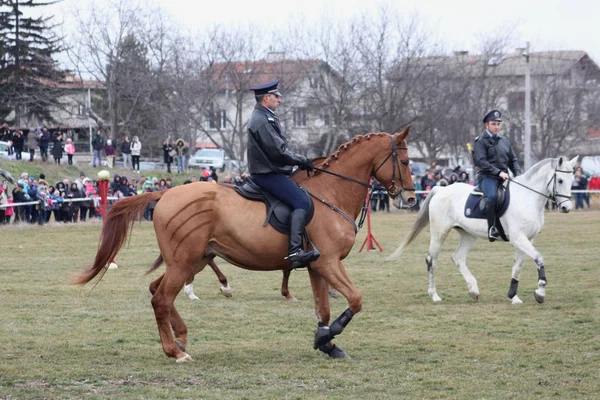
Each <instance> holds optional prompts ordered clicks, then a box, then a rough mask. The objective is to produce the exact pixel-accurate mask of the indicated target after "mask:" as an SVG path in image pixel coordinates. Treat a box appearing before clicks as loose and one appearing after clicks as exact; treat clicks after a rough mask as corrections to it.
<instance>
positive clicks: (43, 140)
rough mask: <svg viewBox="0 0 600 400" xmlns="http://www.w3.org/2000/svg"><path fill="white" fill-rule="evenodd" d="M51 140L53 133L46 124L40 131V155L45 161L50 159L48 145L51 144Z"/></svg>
mask: <svg viewBox="0 0 600 400" xmlns="http://www.w3.org/2000/svg"><path fill="white" fill-rule="evenodd" d="M51 140H52V134H51V133H50V131H49V130H48V127H46V126H44V127H43V128H42V132H41V133H40V156H41V157H42V161H43V162H46V161H48V146H49V145H50V141H51Z"/></svg>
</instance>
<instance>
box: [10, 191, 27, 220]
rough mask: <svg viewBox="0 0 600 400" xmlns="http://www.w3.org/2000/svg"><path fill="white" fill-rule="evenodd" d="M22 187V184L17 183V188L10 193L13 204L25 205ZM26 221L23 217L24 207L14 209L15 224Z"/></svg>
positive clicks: (24, 216)
mask: <svg viewBox="0 0 600 400" xmlns="http://www.w3.org/2000/svg"><path fill="white" fill-rule="evenodd" d="M23 189H24V186H23V183H22V182H18V183H17V186H15V188H14V189H13V191H12V195H13V201H14V203H15V204H19V203H25V202H26V201H27V198H26V197H25V191H24V190H23ZM25 221H27V217H26V215H25V208H24V207H22V206H21V207H15V223H17V222H25Z"/></svg>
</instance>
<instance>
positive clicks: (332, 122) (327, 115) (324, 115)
mask: <svg viewBox="0 0 600 400" xmlns="http://www.w3.org/2000/svg"><path fill="white" fill-rule="evenodd" d="M320 118H321V120H322V121H323V126H336V125H337V123H336V118H335V117H334V115H333V109H331V108H328V109H324V110H321V115H320Z"/></svg>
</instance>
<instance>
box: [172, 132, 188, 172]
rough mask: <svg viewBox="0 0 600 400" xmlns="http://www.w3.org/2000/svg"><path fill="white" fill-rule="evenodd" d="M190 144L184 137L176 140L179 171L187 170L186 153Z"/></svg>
mask: <svg viewBox="0 0 600 400" xmlns="http://www.w3.org/2000/svg"><path fill="white" fill-rule="evenodd" d="M187 148H188V146H187V145H186V144H185V142H184V141H183V139H177V142H175V150H176V152H177V173H178V174H179V173H183V172H184V171H185V155H186V153H187Z"/></svg>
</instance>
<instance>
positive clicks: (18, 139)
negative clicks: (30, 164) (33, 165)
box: [12, 131, 25, 160]
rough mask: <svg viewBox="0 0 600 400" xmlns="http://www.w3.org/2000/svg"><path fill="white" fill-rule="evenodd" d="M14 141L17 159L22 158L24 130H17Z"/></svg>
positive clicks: (13, 137) (13, 136)
mask: <svg viewBox="0 0 600 400" xmlns="http://www.w3.org/2000/svg"><path fill="white" fill-rule="evenodd" d="M12 143H13V149H14V150H15V160H20V159H21V158H22V156H21V153H23V146H24V145H25V138H24V137H23V132H21V131H15V133H13V135H12Z"/></svg>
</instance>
